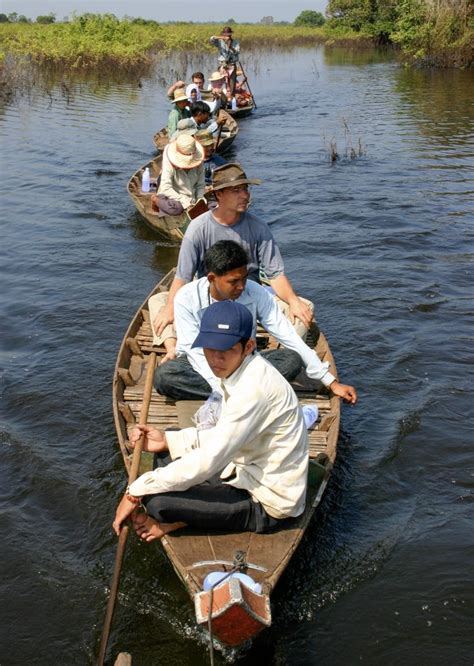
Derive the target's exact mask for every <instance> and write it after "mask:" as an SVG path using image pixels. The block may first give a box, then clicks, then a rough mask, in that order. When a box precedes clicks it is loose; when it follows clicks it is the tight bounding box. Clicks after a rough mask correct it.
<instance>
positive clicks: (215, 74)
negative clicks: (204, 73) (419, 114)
mask: <svg viewBox="0 0 474 666" xmlns="http://www.w3.org/2000/svg"><path fill="white" fill-rule="evenodd" d="M221 79H222V80H224V79H225V76H224V74H221V73H220V72H219V71H217V72H212V74H211V76H210V77H209V78H208V81H220V80H221Z"/></svg>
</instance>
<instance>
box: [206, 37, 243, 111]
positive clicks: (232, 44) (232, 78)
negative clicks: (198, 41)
mask: <svg viewBox="0 0 474 666" xmlns="http://www.w3.org/2000/svg"><path fill="white" fill-rule="evenodd" d="M232 34H233V33H232V28H231V27H229V26H228V25H227V26H226V27H225V28H223V29H222V33H221V34H220V35H219V36H216V35H213V36H212V37H211V38H210V39H209V41H210V42H211V44H212V45H213V46H217V48H218V49H219V58H218V60H219V65H220V70H221V72H222V73H223V74H224V75H225V77H226V80H227V90H228V91H229V93H230V97H231V98H232V97H233V96H234V88H235V82H236V80H237V63H238V62H239V58H240V44H239V42H238V41H237V40H236V39H233V37H232Z"/></svg>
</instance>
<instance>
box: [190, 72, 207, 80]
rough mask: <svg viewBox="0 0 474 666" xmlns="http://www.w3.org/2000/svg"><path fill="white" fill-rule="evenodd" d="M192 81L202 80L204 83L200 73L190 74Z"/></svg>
mask: <svg viewBox="0 0 474 666" xmlns="http://www.w3.org/2000/svg"><path fill="white" fill-rule="evenodd" d="M193 79H202V80H203V81H204V74H203V73H202V72H194V74H191V81H192V80H193Z"/></svg>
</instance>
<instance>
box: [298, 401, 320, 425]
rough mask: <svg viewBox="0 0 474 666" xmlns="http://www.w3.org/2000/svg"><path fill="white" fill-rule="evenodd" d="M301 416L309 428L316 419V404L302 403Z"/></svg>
mask: <svg viewBox="0 0 474 666" xmlns="http://www.w3.org/2000/svg"><path fill="white" fill-rule="evenodd" d="M302 409H303V418H304V424H305V426H306V428H307V429H308V430H309V428H311V426H312V425H314V424H315V423H316V421H317V420H318V407H317V405H311V406H310V405H303V408H302Z"/></svg>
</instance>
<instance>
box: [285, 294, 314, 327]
mask: <svg viewBox="0 0 474 666" xmlns="http://www.w3.org/2000/svg"><path fill="white" fill-rule="evenodd" d="M288 305H289V306H290V312H289V315H290V317H289V318H290V321H291V323H292V324H294V323H295V317H298V319H300V320H301V321H302V322H303V324H304V325H305V326H306V328H309V326H310V324H311V320H312V319H313V310H312V308H311V306H310V305H309V304H308V303H305V302H304V301H302V300H301V298H298V297H296V298H295V299H292V300H291V301H290V302H289V303H288Z"/></svg>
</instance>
